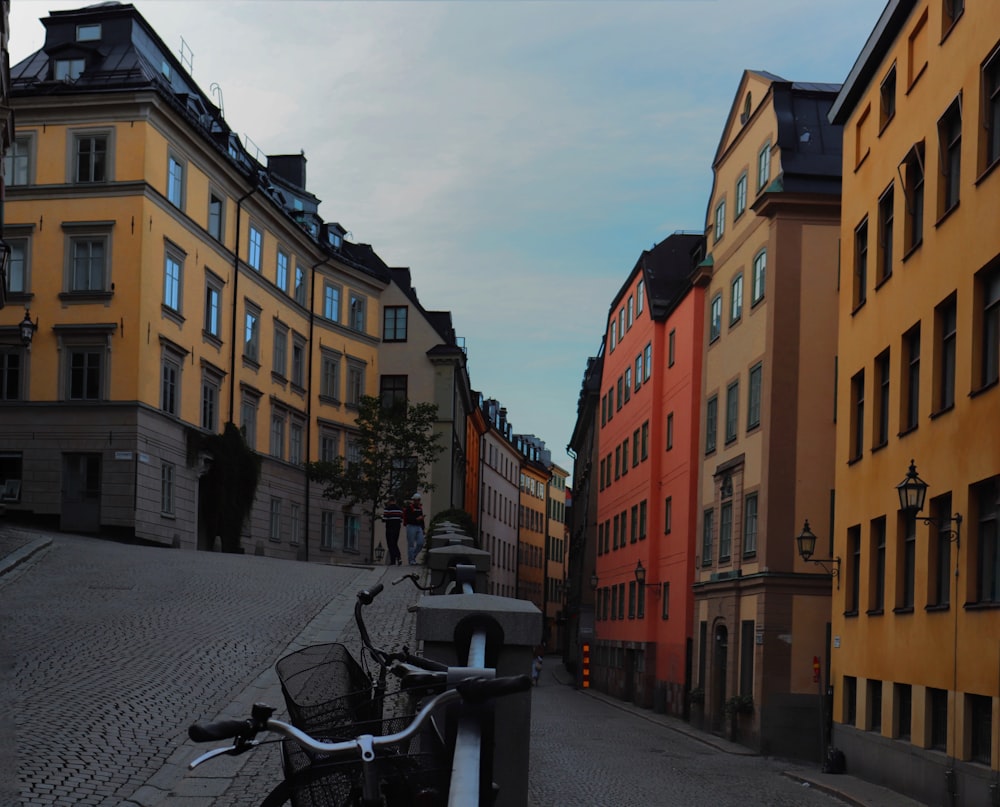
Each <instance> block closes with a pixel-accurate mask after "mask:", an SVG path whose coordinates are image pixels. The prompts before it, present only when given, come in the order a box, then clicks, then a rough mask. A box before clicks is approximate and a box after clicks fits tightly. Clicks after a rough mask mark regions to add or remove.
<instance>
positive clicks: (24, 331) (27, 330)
mask: <svg viewBox="0 0 1000 807" xmlns="http://www.w3.org/2000/svg"><path fill="white" fill-rule="evenodd" d="M18 328H19V329H20V331H21V344H22V345H24V346H25V347H26V348H28V350H31V340H32V339H34V338H35V331H37V330H38V317H35V321H34V322H32V321H31V311H30V310H29V309H28V308H27V306H25V309H24V319H22V320H21V324H20V325H19V326H18Z"/></svg>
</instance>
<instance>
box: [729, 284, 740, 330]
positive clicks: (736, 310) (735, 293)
mask: <svg viewBox="0 0 1000 807" xmlns="http://www.w3.org/2000/svg"><path fill="white" fill-rule="evenodd" d="M730 291H731V294H732V296H731V298H730V301H729V324H730V325H733V324H734V323H736V322H739V320H740V317H742V316H743V273H742V272H740V274H738V275H736V277H734V278H733V284H732V287H731V289H730Z"/></svg>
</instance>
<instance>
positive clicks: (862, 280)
mask: <svg viewBox="0 0 1000 807" xmlns="http://www.w3.org/2000/svg"><path fill="white" fill-rule="evenodd" d="M867 299H868V217H867V216H866V217H865V219H864V221H862V222H861V224H859V225H858V226H857V228H856V229H855V230H854V308H855V309H857V308H860V307H861V306H863V305H864V304H865V301H866V300H867Z"/></svg>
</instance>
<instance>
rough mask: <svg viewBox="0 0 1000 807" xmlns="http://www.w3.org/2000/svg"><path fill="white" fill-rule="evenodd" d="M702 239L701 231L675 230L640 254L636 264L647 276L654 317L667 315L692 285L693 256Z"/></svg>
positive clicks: (648, 296)
mask: <svg viewBox="0 0 1000 807" xmlns="http://www.w3.org/2000/svg"><path fill="white" fill-rule="evenodd" d="M703 240H704V238H703V236H702V235H701V234H700V233H674V234H673V235H669V236H667V237H666V238H665V239H663V240H662V241H661V242H660V243H659V244H657V245H656V246H655V247H653V248H652V249H649V250H645V251H643V253H642V255H641V256H640V257H639V260H638V262H637V263H636V268H638V269H640V270H641V271H642V273H643V276H644V277H645V280H646V296H647V298H648V299H649V314H650V316H651V317H652V318H653V319H657V320H663V319H666V317H667V315H668V314H669V313H670V312H671V311H673V310H674V308H676V307H677V304H678V303H680V301H681V300H682V299H683V298H684V295H685V294H687V292H688V289H690V288H691V273H692V270H693V269H694V257H695V255H697V254H698V253H699V248H700V247H701V245H702V242H703Z"/></svg>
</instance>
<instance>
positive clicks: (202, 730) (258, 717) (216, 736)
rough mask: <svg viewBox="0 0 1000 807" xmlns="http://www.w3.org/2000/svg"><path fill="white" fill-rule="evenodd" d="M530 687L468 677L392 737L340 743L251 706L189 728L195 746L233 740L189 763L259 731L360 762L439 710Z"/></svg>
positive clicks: (245, 744)
mask: <svg viewBox="0 0 1000 807" xmlns="http://www.w3.org/2000/svg"><path fill="white" fill-rule="evenodd" d="M530 688H531V679H529V678H528V676H526V675H513V676H508V677H505V678H469V679H466V680H465V681H461V682H459V683H458V684H457V685H456V686H455V688H454V689H448V690H445V691H444V692H442V693H440V694H438V695H435V696H434V697H433V698H431V699H430V700H429V701H428V702H427V703H426V704H425V705H424V707H423V708H422V709H421V710H420V711H419V712H418V713H417V715H416V717H414V718H413V720H412V722H411V723H410V724H409V725H408V726H407V727H406V728H404V729H403V730H401V731H398V732H396V733H394V734H386V735H382V736H374V735H371V734H362V735H359V736H358V737H356V738H355V739H353V740H343V741H340V742H333V743H331V742H324V741H322V740H317V739H316V738H314V737H311V736H309V735H308V734H306V733H305V732H304V731H302V730H301V729H298V728H296V727H295V726H293V725H291V724H290V723H285V722H284V721H282V720H273V719H271V715H272V714H273V713H274V709H273V708H272V707H270V706H266V705H264V704H254V707H253V714H252V716H251V717H250V718H248V719H246V720H219V721H215V722H211V723H193V724H192V725H191V726H190V727H189V728H188V736H189V737H190V738H191V739H192V740H193V741H194V742H196V743H203V742H213V741H217V740H227V739H235V740H236V743H234V746H233V749H216V750H213V751H209V752H208V753H206V754H202V755H201V756H200V757H198V758H197V759H195V760H193V761H192V762H191V763H189V765H188V768H189V769H192V768H194V767H196V766H197V765H200V764H201V763H202V762H204V761H205V760H207V759H210V758H212V757H214V756H217V755H218V754H219V753H224V752H226V751H229V750H235V751H237V752H239V751H243V750H249V749H250V748H253V747H255V743H253V742H251V741H252V739H253V737H254V735H256V734H257V733H258V732H260V731H271V732H274V733H275V734H281V735H282V736H284V737H288V738H289V739H292V740H295V741H296V742H298V743H299V745H301V746H302V747H303V748H305V749H307V750H310V751H313V752H315V753H318V754H327V755H330V756H334V757H339V758H346V757H349V756H351V755H353V754H356V753H358V752H359V751H360V752H361V757H362V759H365V760H371V759H372V758H374V749H376V748H382V747H385V746H391V745H395V744H397V743H401V742H404V741H405V740H409V739H411V738H412V737H414V736H416V734H417V732H419V731H420V729H421V728H422V727H423V725H424V723H426V722H427V720H428V719H429V718H430V716H431V714H432V713H433V712H434V711H436V710H437V709H438V708H439V707H441V706H444V705H446V704H449V703H453V702H455V701H459V700H463V701H465V702H467V703H472V704H478V703H483V702H484V701H487V700H489V699H491V698H498V697H502V696H504V695H512V694H514V693H516V692H525V691H527V690H528V689H530Z"/></svg>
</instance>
